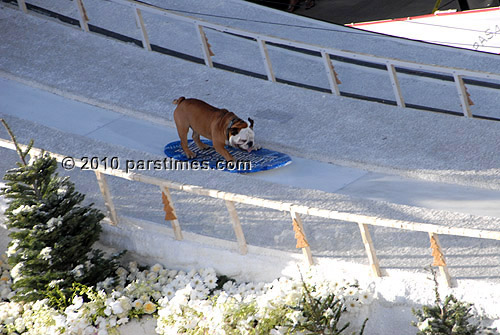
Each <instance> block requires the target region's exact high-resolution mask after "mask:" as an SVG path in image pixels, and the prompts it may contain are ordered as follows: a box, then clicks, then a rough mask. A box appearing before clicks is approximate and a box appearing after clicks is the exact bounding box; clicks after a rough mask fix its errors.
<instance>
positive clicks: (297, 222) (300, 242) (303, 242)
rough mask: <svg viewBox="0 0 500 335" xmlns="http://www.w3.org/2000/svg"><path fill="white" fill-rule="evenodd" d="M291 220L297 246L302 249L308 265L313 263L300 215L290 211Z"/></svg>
mask: <svg viewBox="0 0 500 335" xmlns="http://www.w3.org/2000/svg"><path fill="white" fill-rule="evenodd" d="M290 215H291V216H292V221H293V231H294V232H295V238H296V239H297V246H296V247H297V248H301V249H302V253H303V254H304V257H305V259H306V261H307V264H308V265H313V264H314V261H313V258H312V254H311V247H310V246H309V243H308V242H307V239H306V233H305V232H304V225H303V224H302V219H301V218H300V215H299V214H298V213H296V212H294V211H290Z"/></svg>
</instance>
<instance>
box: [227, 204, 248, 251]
mask: <svg viewBox="0 0 500 335" xmlns="http://www.w3.org/2000/svg"><path fill="white" fill-rule="evenodd" d="M226 207H227V211H228V212H229V216H230V217H231V223H232V224H233V229H234V233H235V235H236V240H237V241H238V249H239V250H240V254H242V255H246V254H247V252H248V247H247V241H246V240H245V235H244V234H243V229H241V222H240V218H239V217H238V213H237V212H236V207H234V202H232V201H230V200H226Z"/></svg>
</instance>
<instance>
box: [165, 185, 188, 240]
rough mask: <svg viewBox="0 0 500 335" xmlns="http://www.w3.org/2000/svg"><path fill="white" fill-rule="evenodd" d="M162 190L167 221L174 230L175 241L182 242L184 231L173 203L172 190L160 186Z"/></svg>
mask: <svg viewBox="0 0 500 335" xmlns="http://www.w3.org/2000/svg"><path fill="white" fill-rule="evenodd" d="M160 190H161V199H162V202H163V210H164V211H165V221H170V223H171V224H172V229H173V230H174V236H175V239H176V240H178V241H180V240H182V239H183V237H182V231H181V226H180V225H179V221H178V220H177V214H175V208H174V204H173V202H172V196H171V195H170V190H169V189H168V187H166V186H160Z"/></svg>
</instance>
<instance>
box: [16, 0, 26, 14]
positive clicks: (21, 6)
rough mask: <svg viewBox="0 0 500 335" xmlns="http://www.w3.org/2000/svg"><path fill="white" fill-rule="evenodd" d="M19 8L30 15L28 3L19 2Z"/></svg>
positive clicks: (22, 0)
mask: <svg viewBox="0 0 500 335" xmlns="http://www.w3.org/2000/svg"><path fill="white" fill-rule="evenodd" d="M17 6H18V7H19V10H21V11H22V12H23V13H25V14H26V13H28V8H27V7H26V2H24V0H17Z"/></svg>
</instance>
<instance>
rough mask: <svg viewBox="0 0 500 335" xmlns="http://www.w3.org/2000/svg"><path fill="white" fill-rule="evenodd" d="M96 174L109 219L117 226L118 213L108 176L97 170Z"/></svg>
mask: <svg viewBox="0 0 500 335" xmlns="http://www.w3.org/2000/svg"><path fill="white" fill-rule="evenodd" d="M95 176H96V178H97V183H98V184H99V189H100V190H101V194H102V197H103V198H104V205H106V209H107V211H108V217H109V220H110V221H111V224H113V225H115V226H116V225H117V224H118V215H116V209H115V205H114V203H113V199H112V198H111V193H110V191H109V187H108V183H107V181H106V177H105V176H104V174H102V173H101V172H99V171H97V170H96V171H95Z"/></svg>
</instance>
